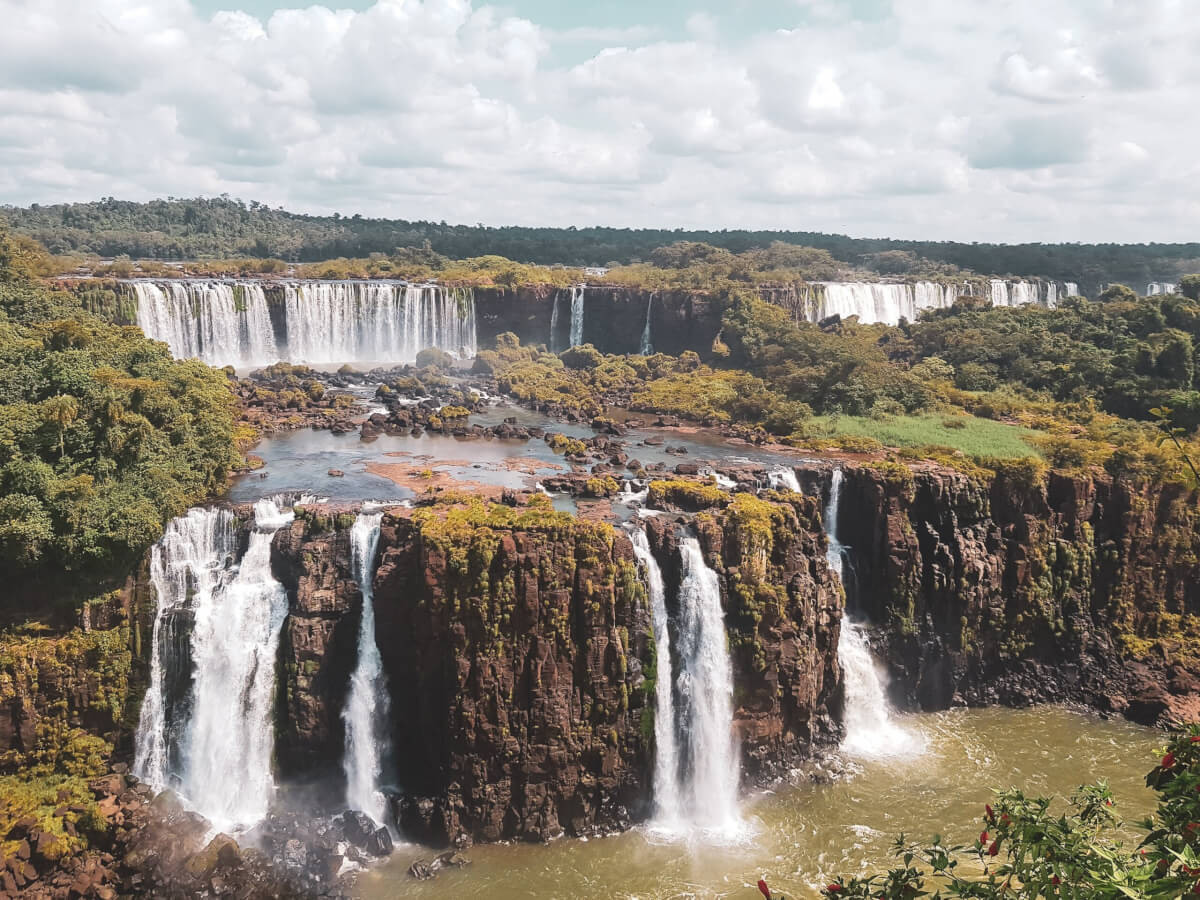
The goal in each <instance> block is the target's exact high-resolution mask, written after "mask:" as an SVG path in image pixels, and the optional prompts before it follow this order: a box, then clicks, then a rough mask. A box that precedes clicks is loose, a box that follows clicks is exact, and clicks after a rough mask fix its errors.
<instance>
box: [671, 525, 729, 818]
mask: <svg viewBox="0 0 1200 900" xmlns="http://www.w3.org/2000/svg"><path fill="white" fill-rule="evenodd" d="M679 552H680V556H681V562H682V573H683V579H682V582H681V583H680V585H679V626H678V634H679V661H680V673H679V676H678V679H677V687H678V690H679V698H680V705H681V716H680V718H681V720H682V721H683V723H684V734H685V737H686V756H685V760H686V766H685V772H686V776H687V778H686V781H685V797H684V803H685V805H686V815H687V816H688V819H689V821H690V824H692V825H695V826H698V827H700V828H702V829H705V830H708V831H715V832H718V833H721V832H729V831H732V830H735V829H736V828H737V827H738V824H739V818H738V809H737V790H738V770H739V766H738V759H737V753H736V750H735V746H734V735H733V670H732V667H731V665H730V660H729V648H728V646H727V644H726V638H725V616H724V611H723V610H722V608H721V584H720V581H719V579H718V576H717V573H716V572H714V571H713V570H712V569H710V568H709V567H708V564H707V563H706V562H705V561H704V554H703V552H702V551H701V549H700V542H699V541H698V540H696V538H694V537H691V536H687V537H684V538H682V539H681V540H680V542H679Z"/></svg>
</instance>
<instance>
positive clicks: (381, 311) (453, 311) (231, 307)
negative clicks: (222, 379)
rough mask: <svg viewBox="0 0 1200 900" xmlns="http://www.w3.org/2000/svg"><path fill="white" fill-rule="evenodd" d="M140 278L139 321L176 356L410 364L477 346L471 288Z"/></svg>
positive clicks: (214, 360)
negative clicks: (274, 299)
mask: <svg viewBox="0 0 1200 900" xmlns="http://www.w3.org/2000/svg"><path fill="white" fill-rule="evenodd" d="M279 289H280V290H281V291H282V303H275V304H271V303H269V302H268V300H267V296H266V292H265V291H264V288H263V285H262V283H260V282H249V281H248V282H231V281H135V282H133V283H132V290H133V293H134V295H135V296H136V298H137V324H138V325H139V326H140V327H141V329H142V331H143V332H144V333H145V334H146V336H147V337H150V338H153V339H155V340H160V341H165V342H166V344H167V346H169V347H170V348H171V354H172V355H173V356H175V357H176V358H179V359H183V358H189V357H195V358H197V359H202V360H204V361H205V362H207V363H209V364H212V365H232V366H238V367H249V366H262V365H268V364H270V363H273V362H278V361H280V360H285V361H288V362H294V363H310V364H328V363H345V362H384V363H397V364H399V363H411V362H413V361H414V360H415V359H416V356H417V354H418V353H419V352H420V351H421V350H424V349H427V348H430V347H438V348H440V349H442V350H445V351H447V352H449V353H452V354H455V355H457V356H460V357H468V356H473V355H474V354H475V349H476V336H475V299H474V295H473V294H472V292H471V291H470V290H459V289H452V288H446V287H441V286H438V285H415V284H403V283H395V282H374V281H297V282H283V283H282V284H281V285H280V286H279Z"/></svg>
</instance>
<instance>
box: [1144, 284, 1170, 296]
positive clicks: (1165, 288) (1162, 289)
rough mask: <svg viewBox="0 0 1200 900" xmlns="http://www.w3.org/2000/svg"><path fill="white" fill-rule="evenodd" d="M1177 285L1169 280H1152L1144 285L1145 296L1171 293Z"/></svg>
mask: <svg viewBox="0 0 1200 900" xmlns="http://www.w3.org/2000/svg"><path fill="white" fill-rule="evenodd" d="M1176 287H1178V286H1177V285H1176V284H1174V283H1173V282H1170V281H1152V282H1150V283H1149V284H1148V285H1146V296H1147V297H1153V296H1155V295H1156V294H1173V293H1175V289H1176Z"/></svg>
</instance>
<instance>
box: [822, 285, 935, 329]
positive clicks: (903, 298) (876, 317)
mask: <svg viewBox="0 0 1200 900" xmlns="http://www.w3.org/2000/svg"><path fill="white" fill-rule="evenodd" d="M818 286H819V288H820V295H821V297H819V298H818V299H817V301H816V302H815V303H809V304H807V305H809V307H810V308H811V319H812V321H820V320H821V319H824V318H827V317H829V316H832V315H839V316H841V317H842V318H843V319H845V318H849V317H850V316H858V320H859V321H860V322H862V323H863V324H872V323H883V324H886V325H895V324H897V323H898V322H899V321H900V319H901V318H905V319H908V320H909V321H913V320H915V319H916V318H917V314H918V313H919V312H920V311H921V310H923V309H945V308H946V307H949V306H953V305H954V301H955V300H956V299H958V295H959V288H958V287H957V286H956V285H951V284H939V283H937V282H933V281H918V282H914V283H912V284H884V283H882V282H870V281H823V282H818Z"/></svg>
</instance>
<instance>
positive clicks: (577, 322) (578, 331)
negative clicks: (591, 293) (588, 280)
mask: <svg viewBox="0 0 1200 900" xmlns="http://www.w3.org/2000/svg"><path fill="white" fill-rule="evenodd" d="M586 294H587V285H583V284H578V285H576V286H575V287H573V288H571V343H570V346H572V347H579V346H582V344H583V313H584V301H585V298H586Z"/></svg>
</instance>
